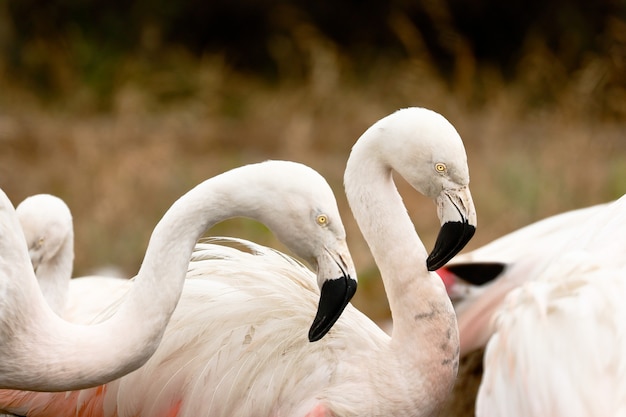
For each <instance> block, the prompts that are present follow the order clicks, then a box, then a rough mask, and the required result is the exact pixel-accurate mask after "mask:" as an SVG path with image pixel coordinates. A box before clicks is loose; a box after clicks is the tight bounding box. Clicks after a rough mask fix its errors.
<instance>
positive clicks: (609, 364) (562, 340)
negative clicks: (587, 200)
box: [476, 196, 626, 417]
mask: <svg viewBox="0 0 626 417" xmlns="http://www.w3.org/2000/svg"><path fill="white" fill-rule="evenodd" d="M580 226H581V227H580V228H579V230H578V233H575V234H572V236H571V239H568V240H567V241H565V242H562V243H561V244H560V245H556V247H555V248H554V250H552V251H550V252H548V253H547V254H544V258H540V255H541V254H540V253H535V254H534V255H533V256H535V257H537V259H536V260H533V258H529V259H527V260H524V261H522V260H520V261H519V263H517V264H515V265H513V266H512V267H511V271H510V273H511V274H513V276H515V274H522V275H524V274H526V273H527V271H528V270H529V269H530V270H531V271H532V273H533V275H531V279H526V280H524V281H522V282H520V283H519V285H518V286H516V287H515V288H513V289H512V290H511V291H510V292H509V293H508V294H507V295H506V296H505V297H503V299H504V300H503V301H502V303H501V304H502V305H501V306H500V307H499V308H498V309H497V310H496V311H495V313H494V314H495V319H494V321H493V325H492V327H493V329H492V333H493V335H492V336H491V337H490V338H489V341H488V343H487V346H486V349H485V355H484V371H483V378H482V381H481V384H480V387H479V390H478V395H477V399H476V416H478V417H495V416H512V417H516V416H520V417H521V416H525V417H539V416H568V417H572V416H573V417H585V416H615V417H618V416H624V415H626V358H625V357H624V352H626V326H625V325H624V323H626V304H624V298H625V297H626V261H625V258H624V248H626V196H624V197H621V198H620V199H619V200H617V201H616V202H613V203H610V204H607V205H605V206H603V207H601V208H598V211H597V213H594V214H593V215H592V216H590V217H589V218H588V219H587V220H586V221H584V222H582V223H581V224H580ZM546 255H547V256H546ZM545 258H547V259H545ZM533 262H535V263H538V264H539V265H542V267H541V269H540V270H536V269H534V270H533V268H532V267H529V266H528V265H525V264H529V263H530V264H532V263H533Z"/></svg>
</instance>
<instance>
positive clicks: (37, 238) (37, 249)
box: [15, 194, 74, 315]
mask: <svg viewBox="0 0 626 417" xmlns="http://www.w3.org/2000/svg"><path fill="white" fill-rule="evenodd" d="M15 212H16V213H17V218H18V219H19V221H20V224H21V226H22V230H23V231H24V236H25V237H26V245H27V246H28V255H29V257H30V260H31V262H32V264H33V268H34V270H35V275H36V276H37V281H38V282H39V286H40V287H41V292H42V293H43V295H44V297H45V299H46V301H47V302H48V304H49V305H50V307H51V308H52V310H53V311H54V312H55V313H57V314H58V315H62V314H63V312H64V309H65V303H66V300H67V294H68V291H69V284H70V278H71V277H72V269H73V267H74V226H73V223H72V213H71V212H70V209H69V207H68V206H67V204H65V202H64V201H63V200H61V199H60V198H58V197H55V196H53V195H50V194H36V195H33V196H30V197H28V198H26V199H25V200H24V201H22V202H21V203H20V204H18V205H17V207H16V208H15Z"/></svg>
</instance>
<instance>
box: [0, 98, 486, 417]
mask: <svg viewBox="0 0 626 417" xmlns="http://www.w3.org/2000/svg"><path fill="white" fill-rule="evenodd" d="M393 171H395V172H397V173H398V174H399V175H401V176H402V177H403V178H404V179H406V180H407V181H408V183H410V184H411V185H412V186H413V187H414V188H415V189H416V190H417V191H418V192H420V193H422V194H424V195H426V196H427V197H430V198H432V199H433V200H435V202H436V206H437V215H438V217H439V219H440V223H441V231H440V233H439V236H438V237H437V240H436V242H435V245H434V248H433V250H432V251H431V253H430V255H429V254H428V252H427V250H426V248H425V246H424V245H423V243H422V242H421V241H420V239H419V237H418V235H417V233H416V231H415V228H414V227H413V224H412V222H411V220H410V218H409V215H408V213H407V212H406V208H405V207H404V205H403V203H402V200H401V197H400V195H399V193H398V191H397V189H396V187H395V185H394V182H393V178H392V172H393ZM344 184H345V189H346V195H347V197H348V201H349V204H350V207H351V209H352V211H353V214H354V216H355V218H356V220H357V223H358V224H359V227H360V229H361V231H362V233H363V235H364V237H365V239H366V241H367V242H368V244H369V246H370V249H371V251H372V254H373V255H374V259H375V260H376V262H377V265H378V267H379V269H380V271H381V276H382V279H383V282H384V285H385V289H386V293H387V294H388V297H389V303H390V307H391V312H392V317H393V320H394V328H393V333H392V335H391V336H389V335H387V334H386V333H385V332H383V331H382V330H381V329H380V328H379V327H378V326H376V324H374V322H372V321H371V320H370V319H369V318H367V317H366V316H365V315H364V314H363V313H361V312H359V311H358V310H357V309H356V308H354V307H353V306H352V305H351V304H348V305H347V307H346V308H345V310H344V312H343V314H342V315H341V317H340V318H339V319H338V320H337V322H336V323H335V324H334V326H333V327H332V329H330V331H329V332H328V333H327V334H326V336H325V337H324V338H323V339H321V340H319V341H318V342H315V343H310V342H309V341H308V339H307V337H306V335H305V334H304V332H302V331H300V330H299V329H302V328H303V327H305V328H306V324H307V323H308V322H309V321H310V318H311V317H312V316H314V315H315V312H316V306H317V300H318V298H319V293H318V285H316V279H315V276H314V275H313V274H312V273H310V272H309V271H307V270H306V269H304V268H300V269H299V271H300V273H299V274H295V275H294V273H295V270H294V269H293V265H294V261H293V260H292V259H291V258H289V257H287V256H285V255H282V254H277V253H276V252H275V251H272V250H269V249H267V248H263V247H260V246H258V245H255V244H252V243H250V242H245V243H243V244H244V246H245V247H247V248H248V249H247V250H245V251H241V250H236V249H235V248H230V247H228V248H224V247H221V246H216V245H208V246H199V247H198V248H197V249H198V250H197V252H196V254H195V255H194V261H193V262H192V263H191V264H190V266H189V272H188V275H187V276H188V279H187V280H186V282H185V285H184V290H183V295H182V297H181V300H180V302H179V304H178V307H177V309H176V311H175V313H174V315H173V317H172V321H171V323H170V325H169V326H168V327H167V329H166V333H165V335H164V338H163V343H161V345H160V346H159V348H158V349H157V352H156V354H155V355H154V356H153V357H152V358H151V359H150V361H148V363H146V365H145V366H143V367H142V368H140V369H139V370H137V371H136V372H133V373H131V374H129V375H126V376H125V377H122V378H120V379H118V380H116V381H113V382H111V383H109V384H106V385H103V386H100V387H95V388H91V389H86V390H80V391H73V392H68V393H35V392H24V391H22V392H19V391H2V392H0V408H1V409H2V410H5V411H10V412H13V413H17V414H21V415H29V416H46V415H48V416H53V415H54V416H59V415H78V416H86V415H90V416H119V417H121V416H150V417H160V416H179V417H182V416H194V417H195V416H212V417H215V416H229V417H233V416H279V415H280V416H308V417H314V416H318V417H320V416H363V415H372V416H390V415H393V416H416V417H422V416H431V415H436V414H437V412H438V409H439V408H440V407H441V406H442V404H443V402H444V400H445V399H446V397H447V396H448V394H449V393H450V390H451V388H452V385H453V384H454V380H455V377H456V372H457V367H458V348H459V346H458V333H457V327H456V317H455V314H454V310H453V307H452V304H451V302H450V299H449V297H448V295H447V293H446V291H445V287H444V285H443V283H442V281H441V279H440V278H439V277H438V276H437V274H436V273H434V272H430V271H433V270H435V269H438V268H440V267H441V266H442V265H443V264H445V262H447V261H448V260H449V259H450V258H452V257H453V256H454V255H455V254H456V253H457V252H458V251H460V250H461V249H462V248H463V247H464V246H465V244H466V243H467V242H468V241H469V239H470V238H471V237H472V235H473V233H474V231H475V226H476V213H475V209H474V204H473V201H472V198H471V194H470V191H469V172H468V167H467V158H466V154H465V149H464V147H463V143H462V140H461V138H460V136H459V135H458V133H457V132H456V130H455V129H454V127H453V126H452V125H451V124H450V123H449V122H448V121H447V120H446V119H445V118H444V117H443V116H441V115H439V114H437V113H435V112H433V111H430V110H427V109H423V108H407V109H402V110H399V111H397V112H395V113H393V114H391V115H389V116H387V117H384V118H383V119H381V120H380V121H378V122H376V123H375V124H374V125H373V126H371V127H370V128H369V129H367V131H366V132H365V133H364V134H363V135H362V136H361V137H360V138H359V140H358V141H357V143H356V144H355V145H354V147H353V149H352V152H351V154H350V157H349V160H348V164H347V167H346V172H345V176H344ZM275 201H276V200H275V199H274V202H275ZM300 235H301V236H302V238H303V239H306V238H307V236H306V234H304V233H300ZM239 243H240V244H241V243H242V242H239ZM270 265H271V266H270ZM232 271H237V273H236V274H233V273H232ZM259 274H260V275H262V276H264V277H261V276H259ZM270 283H272V285H270ZM277 286H281V287H283V289H282V290H278V291H277V290H276V287H277ZM322 291H323V290H322ZM70 298H71V297H70ZM70 303H72V300H71V299H70ZM87 303H88V301H87Z"/></svg>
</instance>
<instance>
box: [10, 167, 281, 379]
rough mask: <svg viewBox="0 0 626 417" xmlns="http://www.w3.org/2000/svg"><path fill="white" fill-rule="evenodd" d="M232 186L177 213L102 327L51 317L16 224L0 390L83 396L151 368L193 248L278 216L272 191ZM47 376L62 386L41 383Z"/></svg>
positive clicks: (171, 213) (198, 194)
mask: <svg viewBox="0 0 626 417" xmlns="http://www.w3.org/2000/svg"><path fill="white" fill-rule="evenodd" d="M260 174H261V172H260V171H259V172H257V171H256V170H255V169H251V170H243V171H239V174H238V175H241V178H239V180H240V181H242V182H244V183H245V182H249V181H250V180H251V179H254V178H255V177H258V176H259V175H260ZM233 179H237V177H235V175H234V173H233V172H229V173H228V176H227V177H226V176H225V175H224V174H223V175H219V176H217V177H214V178H212V179H210V180H207V181H205V182H203V183H201V184H200V185H198V186H196V187H195V188H194V189H192V190H191V191H189V192H188V193H187V194H185V195H184V196H182V197H181V198H180V199H179V200H178V201H176V202H175V203H174V204H173V205H172V207H171V208H170V209H169V210H168V211H167V213H166V214H165V215H164V216H163V218H162V219H161V221H160V222H159V223H158V224H157V226H156V228H155V229H154V232H153V233H152V236H151V238H150V242H149V245H148V249H147V251H146V255H145V258H144V260H143V263H142V265H141V268H140V270H139V273H138V275H137V277H136V280H135V282H134V284H133V286H132V289H131V290H130V291H129V293H128V294H127V296H126V297H125V299H124V302H123V303H122V304H121V305H120V308H119V309H118V311H117V312H116V313H115V314H114V315H113V316H112V317H111V318H110V319H108V320H106V321H104V322H102V323H99V324H96V325H90V326H83V325H77V324H72V323H69V322H66V321H64V320H63V319H61V318H60V317H59V316H57V315H56V314H55V313H54V312H53V311H52V310H51V309H50V307H49V306H48V304H47V303H46V302H45V301H44V299H43V295H42V293H41V291H40V289H39V286H38V284H37V281H36V279H35V276H34V273H33V271H32V267H31V265H30V260H29V258H28V254H27V251H26V244H25V242H24V238H23V234H22V231H21V229H20V225H19V223H18V221H17V219H16V218H15V216H12V217H13V218H11V219H10V222H8V223H10V224H9V225H8V226H9V228H10V229H11V232H10V233H11V234H12V235H13V236H16V237H21V240H22V243H21V245H20V244H15V242H16V240H15V239H14V240H13V241H12V247H10V248H9V249H10V250H11V252H7V251H3V252H2V257H6V258H5V259H12V260H13V262H12V263H11V265H8V271H7V273H6V274H5V275H6V276H7V277H8V278H7V281H9V282H7V283H5V284H6V285H8V286H7V287H6V288H4V289H5V291H4V293H5V294H6V295H7V296H6V297H5V296H4V294H3V297H0V300H1V301H5V302H6V300H10V301H8V302H10V303H12V305H11V306H10V308H8V307H7V308H2V310H0V320H2V321H3V322H4V323H3V326H0V330H2V331H4V334H3V335H2V337H1V338H0V354H1V355H2V356H1V357H3V358H11V360H2V361H0V387H6V388H17V389H29V390H41V391H65V390H67V389H70V388H68V386H71V389H80V388H82V387H89V386H95V385H98V384H100V383H102V382H106V381H110V380H112V379H115V378H117V377H121V376H123V375H125V374H126V373H128V372H130V371H132V370H134V369H136V368H138V367H139V366H141V365H142V364H143V363H145V362H146V361H147V360H148V359H149V358H150V356H151V355H152V354H153V353H154V351H155V350H156V348H157V347H158V345H159V343H160V341H161V338H162V336H163V333H164V331H165V327H166V324H167V322H168V321H169V318H170V317H171V315H172V313H173V311H174V309H175V307H176V305H177V302H178V299H179V298H180V294H181V292H182V288H183V284H184V280H185V277H186V273H187V268H188V264H189V259H190V258H191V254H192V251H193V248H194V246H195V244H196V241H197V240H198V239H199V238H200V237H201V236H202V234H203V233H204V232H205V230H206V229H208V228H209V227H210V226H212V225H213V224H215V223H217V222H219V221H222V220H224V219H226V218H230V217H234V216H241V215H245V216H247V217H252V218H255V219H257V220H259V221H261V222H265V221H266V220H267V218H268V217H269V216H271V215H272V214H273V210H269V209H268V204H269V205H272V204H273V203H274V201H275V199H273V200H272V201H268V202H267V204H265V205H264V206H263V205H260V204H259V199H258V195H257V194H258V193H263V192H265V193H266V194H267V191H268V190H262V189H257V190H255V191H251V190H250V189H249V188H245V189H241V190H239V188H238V187H237V185H238V184H239V183H238V182H235V183H233ZM4 198H6V196H4ZM7 200H8V199H7ZM8 205H9V206H10V203H8ZM11 208H12V206H11ZM9 217H11V216H9ZM7 240H8V239H1V240H0V249H3V246H9V245H8V244H5V245H2V243H8V242H6V241H7ZM0 289H3V288H2V287H0ZM7 312H9V314H8V315H7V314H6V313H7ZM7 328H8V329H9V330H8V332H7V331H6V329H7ZM116 335H119V336H118V337H116ZM42 373H43V374H45V375H48V376H50V375H55V376H56V378H41V375H42Z"/></svg>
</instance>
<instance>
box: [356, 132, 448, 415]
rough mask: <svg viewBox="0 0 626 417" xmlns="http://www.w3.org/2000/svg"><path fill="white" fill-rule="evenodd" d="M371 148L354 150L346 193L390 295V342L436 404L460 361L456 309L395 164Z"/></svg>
mask: <svg viewBox="0 0 626 417" xmlns="http://www.w3.org/2000/svg"><path fill="white" fill-rule="evenodd" d="M370 139H371V137H370ZM369 148H370V149H368V146H355V147H354V148H353V150H352V153H351V155H350V158H349V160H348V165H347V168H346V174H345V189H346V195H347V198H348V202H349V203H350V207H351V209H352V211H353V213H354V217H355V219H356V220H357V223H358V225H359V227H360V229H361V232H362V233H363V236H364V238H365V240H366V241H367V243H368V245H369V247H370V250H371V252H372V255H373V256H374V259H375V260H376V264H377V265H378V268H379V270H380V273H381V277H382V280H383V283H384V286H385V290H386V292H387V295H388V299H389V306H390V309H391V314H392V319H393V333H392V337H391V342H390V347H391V349H392V352H395V355H396V361H397V362H398V363H401V364H402V367H403V369H401V370H400V371H401V372H405V375H407V377H408V378H409V379H411V378H412V379H413V382H412V383H416V385H418V386H420V388H419V389H420V390H422V392H424V394H423V395H422V396H423V397H426V396H428V397H429V399H428V401H425V402H424V403H425V404H426V403H428V404H437V402H438V401H437V398H439V399H440V401H443V400H444V399H445V397H446V396H447V395H448V393H449V390H450V389H451V387H452V384H453V383H454V378H455V377H456V370H457V366H458V330H457V325H456V318H455V315H454V310H453V308H452V304H451V302H450V299H449V297H448V295H447V293H446V291H445V287H444V285H443V283H442V282H441V280H440V279H439V278H438V277H437V276H436V274H434V273H433V274H431V273H430V272H428V270H427V268H426V258H427V251H426V249H425V247H424V245H423V243H422V242H421V240H420V239H419V237H418V235H417V233H416V232H415V228H414V226H413V223H412V222H411V219H410V217H409V216H408V214H407V212H406V208H405V206H404V204H403V203H402V199H401V197H400V194H399V193H398V191H397V189H396V187H395V184H394V182H393V179H392V175H391V167H390V166H389V165H388V164H386V163H385V162H384V161H383V160H381V159H380V158H377V156H376V155H377V154H376V153H373V152H372V149H371V147H369ZM397 358H401V359H397ZM416 375H422V376H424V378H425V380H424V381H422V382H423V384H417V381H415V379H416V378H415V376H416ZM416 389H417V388H416Z"/></svg>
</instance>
